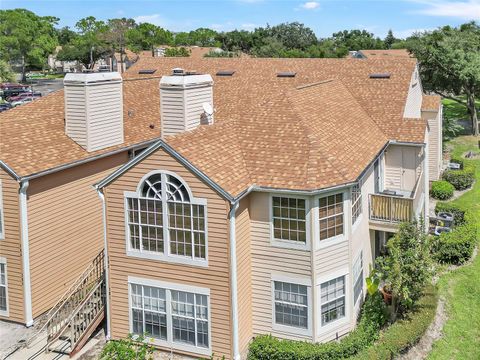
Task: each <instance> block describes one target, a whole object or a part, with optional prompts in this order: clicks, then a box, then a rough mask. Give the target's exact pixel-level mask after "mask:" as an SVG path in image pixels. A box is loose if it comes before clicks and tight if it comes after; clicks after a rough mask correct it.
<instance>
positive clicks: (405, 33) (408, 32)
mask: <svg viewBox="0 0 480 360" xmlns="http://www.w3.org/2000/svg"><path fill="white" fill-rule="evenodd" d="M433 30H435V29H424V28H420V29H419V28H415V29H414V28H412V29H405V30H392V31H393V36H395V37H396V38H398V39H406V38H407V37H409V36H412V35H413V34H414V33H416V32H420V33H421V32H425V31H433ZM385 35H386V34H385ZM382 37H384V36H382Z"/></svg>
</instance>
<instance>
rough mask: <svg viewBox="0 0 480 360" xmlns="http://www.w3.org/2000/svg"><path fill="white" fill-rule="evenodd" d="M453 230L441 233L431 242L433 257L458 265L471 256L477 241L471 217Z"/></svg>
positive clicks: (445, 262)
mask: <svg viewBox="0 0 480 360" xmlns="http://www.w3.org/2000/svg"><path fill="white" fill-rule="evenodd" d="M466 219H467V221H465V223H464V224H462V225H460V226H457V227H455V228H454V229H453V231H451V232H448V233H442V234H440V236H439V237H438V238H436V239H435V240H434V242H433V249H432V250H433V257H434V258H435V259H436V260H437V261H438V262H439V263H443V264H454V265H460V264H463V263H464V262H465V261H467V260H468V259H470V258H471V257H472V254H473V251H474V249H475V245H476V243H477V228H476V225H475V222H474V220H473V219H469V216H468V215H467V216H466Z"/></svg>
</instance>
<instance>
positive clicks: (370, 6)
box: [0, 0, 480, 38]
mask: <svg viewBox="0 0 480 360" xmlns="http://www.w3.org/2000/svg"><path fill="white" fill-rule="evenodd" d="M17 7H22V8H26V9H28V10H31V11H33V12H35V13H36V14H38V15H53V16H56V17H58V18H60V21H59V26H70V27H74V25H75V23H76V22H77V21H78V20H79V19H81V18H83V17H86V16H90V15H92V16H94V17H96V18H97V19H102V20H107V19H110V18H117V17H130V18H134V19H135V20H136V21H137V22H150V23H153V24H156V25H159V26H162V27H164V28H166V29H169V30H171V31H190V30H194V29H196V28H199V27H209V28H213V29H215V30H217V31H228V30H233V29H245V30H253V29H254V28H255V27H259V26H265V25H266V24H270V25H276V24H279V23H282V22H293V21H298V22H302V23H304V24H305V25H307V26H309V27H311V28H312V29H313V30H314V31H315V33H316V34H317V36H318V37H327V36H331V34H332V33H334V32H336V31H340V30H344V29H365V30H368V31H370V32H372V33H374V34H375V35H377V36H380V37H384V36H385V35H386V34H387V32H388V30H389V29H392V30H393V32H394V35H395V36H396V37H400V38H404V37H407V36H409V35H410V34H411V33H412V32H414V31H424V30H432V29H435V28H437V27H439V26H443V25H454V26H456V25H459V24H462V23H464V22H466V21H469V20H477V21H480V0H319V1H298V0H297V1H296V0H216V1H212V0H210V1H202V0H189V1H183V0H176V1H173V0H136V1H134V0H128V1H127V0H82V1H78V0H62V1H56V0H21V1H19V0H0V8H1V9H14V8H17Z"/></svg>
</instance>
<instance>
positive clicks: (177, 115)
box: [160, 89, 185, 136]
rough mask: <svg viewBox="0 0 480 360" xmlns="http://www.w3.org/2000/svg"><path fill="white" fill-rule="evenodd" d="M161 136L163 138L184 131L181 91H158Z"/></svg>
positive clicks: (183, 109)
mask: <svg viewBox="0 0 480 360" xmlns="http://www.w3.org/2000/svg"><path fill="white" fill-rule="evenodd" d="M160 109H161V118H162V134H163V135H164V136H167V135H174V134H178V133H179V132H182V131H185V120H184V112H185V107H184V99H183V91H182V90H173V89H160Z"/></svg>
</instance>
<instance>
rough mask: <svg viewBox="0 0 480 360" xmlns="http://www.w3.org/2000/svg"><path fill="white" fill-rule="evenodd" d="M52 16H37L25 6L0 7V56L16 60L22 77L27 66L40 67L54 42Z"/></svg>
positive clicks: (50, 51) (55, 19)
mask: <svg viewBox="0 0 480 360" xmlns="http://www.w3.org/2000/svg"><path fill="white" fill-rule="evenodd" d="M57 22H58V19H57V18H56V17H53V16H38V15H36V14H34V13H33V12H31V11H29V10H26V9H14V10H0V57H1V58H2V59H3V60H5V61H7V62H13V61H18V62H20V63H21V66H22V79H23V80H25V73H26V68H27V67H28V66H31V67H36V68H43V67H45V66H46V64H47V58H48V55H49V54H51V53H52V52H53V51H54V50H55V47H56V46H57V44H58V41H57V36H56V33H55V28H54V25H55V24H57Z"/></svg>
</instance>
